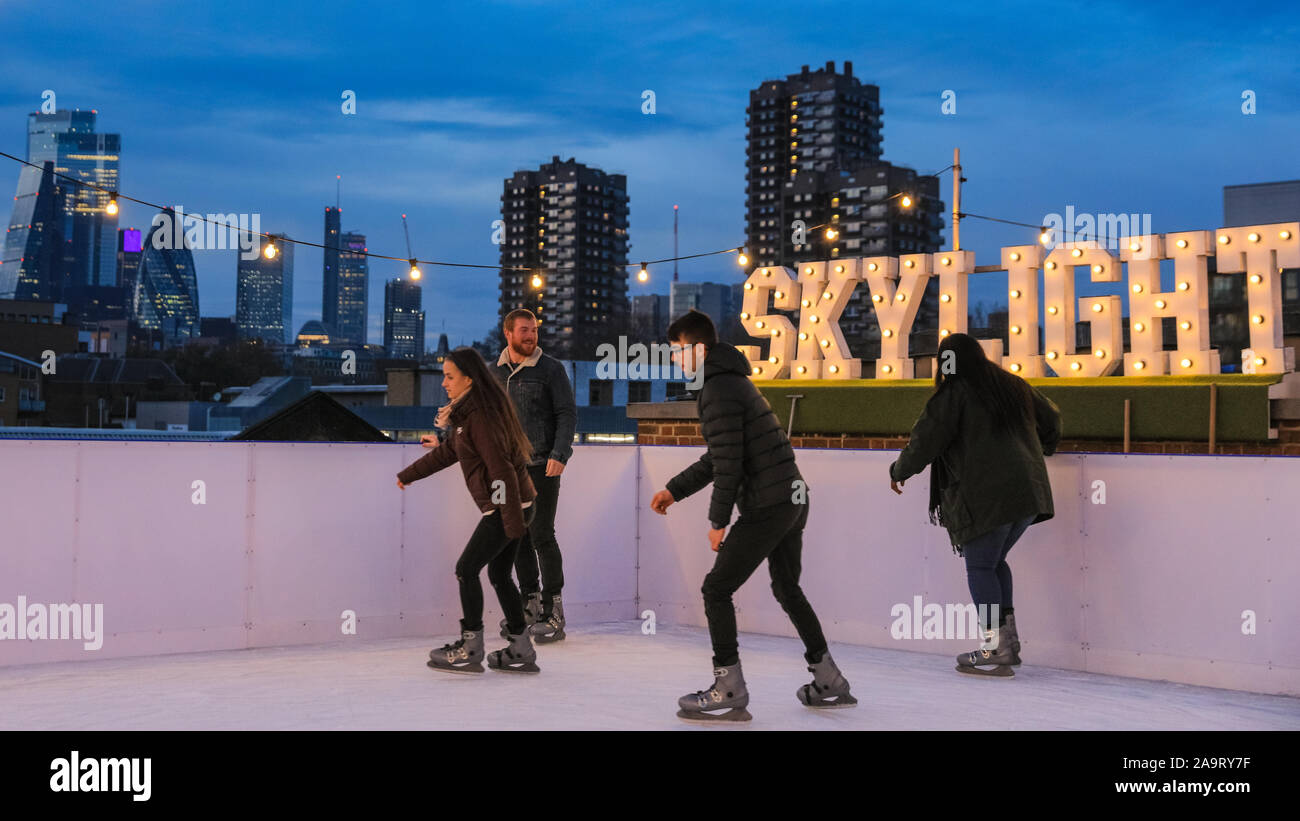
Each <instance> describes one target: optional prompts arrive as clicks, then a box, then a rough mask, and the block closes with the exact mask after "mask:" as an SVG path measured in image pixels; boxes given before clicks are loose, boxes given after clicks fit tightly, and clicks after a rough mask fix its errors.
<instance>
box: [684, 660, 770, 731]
mask: <svg viewBox="0 0 1300 821" xmlns="http://www.w3.org/2000/svg"><path fill="white" fill-rule="evenodd" d="M677 706H678V707H680V708H681V709H680V710H678V711H677V717H678V718H680V719H682V720H683V721H690V722H697V723H713V722H721V721H751V720H752V719H753V718H754V717H753V716H752V715H750V714H749V711H748V710H746V709H745V708H746V707H748V706H749V690H747V689H746V688H745V677H744V675H743V674H742V673H741V671H740V662H736V663H735V664H733V665H731V666H730V667H717V668H714V670H713V686H712V687H710V688H709V689H707V690H697V691H696V692H694V693H690V694H687V695H684V696H682V697H681V698H679V699H677ZM718 710H726V712H725V713H719V712H716V711H718Z"/></svg>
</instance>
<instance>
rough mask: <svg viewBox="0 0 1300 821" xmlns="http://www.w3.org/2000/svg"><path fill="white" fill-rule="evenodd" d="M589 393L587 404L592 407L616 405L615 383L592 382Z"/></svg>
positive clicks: (588, 389)
mask: <svg viewBox="0 0 1300 821" xmlns="http://www.w3.org/2000/svg"><path fill="white" fill-rule="evenodd" d="M587 391H588V394H587V404H588V405H591V406H592V407H610V406H611V405H613V404H614V383H613V381H611V380H609V379H593V380H591V382H589V383H588V385H587Z"/></svg>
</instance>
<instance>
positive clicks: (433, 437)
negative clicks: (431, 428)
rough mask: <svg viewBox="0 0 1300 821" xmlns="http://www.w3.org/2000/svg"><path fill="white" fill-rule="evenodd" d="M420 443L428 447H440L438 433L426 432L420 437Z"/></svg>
mask: <svg viewBox="0 0 1300 821" xmlns="http://www.w3.org/2000/svg"><path fill="white" fill-rule="evenodd" d="M420 444H421V445H423V446H424V447H426V448H436V447H438V435H437V434H436V433H426V434H425V435H423V436H421V437H420Z"/></svg>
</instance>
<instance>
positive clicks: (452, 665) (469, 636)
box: [428, 630, 483, 673]
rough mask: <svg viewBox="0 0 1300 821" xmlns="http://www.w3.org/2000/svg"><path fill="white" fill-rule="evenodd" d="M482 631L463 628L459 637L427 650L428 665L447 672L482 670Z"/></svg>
mask: <svg viewBox="0 0 1300 821" xmlns="http://www.w3.org/2000/svg"><path fill="white" fill-rule="evenodd" d="M482 662H483V633H482V631H479V630H464V631H462V632H461V634H460V639H459V640H457V641H455V642H453V643H451V644H444V645H443V646H442V647H440V648H438V649H437V650H430V651H429V661H428V665H429V666H430V667H432V668H433V669H435V670H444V671H446V672H448V673H481V672H483V663H482Z"/></svg>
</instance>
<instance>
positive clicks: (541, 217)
mask: <svg viewBox="0 0 1300 821" xmlns="http://www.w3.org/2000/svg"><path fill="white" fill-rule="evenodd" d="M501 215H502V217H503V218H504V221H505V239H504V241H503V242H502V244H501V257H500V259H501V266H502V271H501V282H500V296H501V309H500V310H501V313H500V316H499V317H498V319H500V318H503V317H504V316H505V314H507V313H508V312H510V311H511V310H513V309H515V308H521V307H522V308H529V309H531V310H532V311H533V312H534V313H536V314H537V315H538V318H539V320H540V321H541V327H540V329H539V339H540V344H541V347H542V348H543V349H544V350H546V352H547V353H550V354H551V355H553V356H557V357H560V358H564V359H590V358H592V357H594V356H595V351H596V348H597V347H598V346H599V345H600V344H602V343H604V342H610V341H612V340H614V339H615V338H616V337H617V335H618V334H620V333H626V331H627V322H628V316H627V314H628V299H627V267H626V266H627V252H628V248H629V247H630V245H629V243H628V239H627V227H628V198H627V177H625V176H624V175H622V174H606V173H605V172H603V171H601V170H600V169H598V168H591V167H588V166H586V165H583V164H582V163H579V162H577V161H575V160H574V159H573V158H572V157H570V158H569V159H568V160H565V161H563V162H561V160H560V158H559V157H558V156H554V157H552V158H551V162H549V163H546V164H544V165H542V166H541V167H540V168H539V169H538V170H536V171H516V172H515V174H514V176H513V177H509V178H507V179H506V180H505V185H504V191H503V192H502V195H501ZM512 267H521V268H524V269H525V270H506V269H507V268H512Z"/></svg>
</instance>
